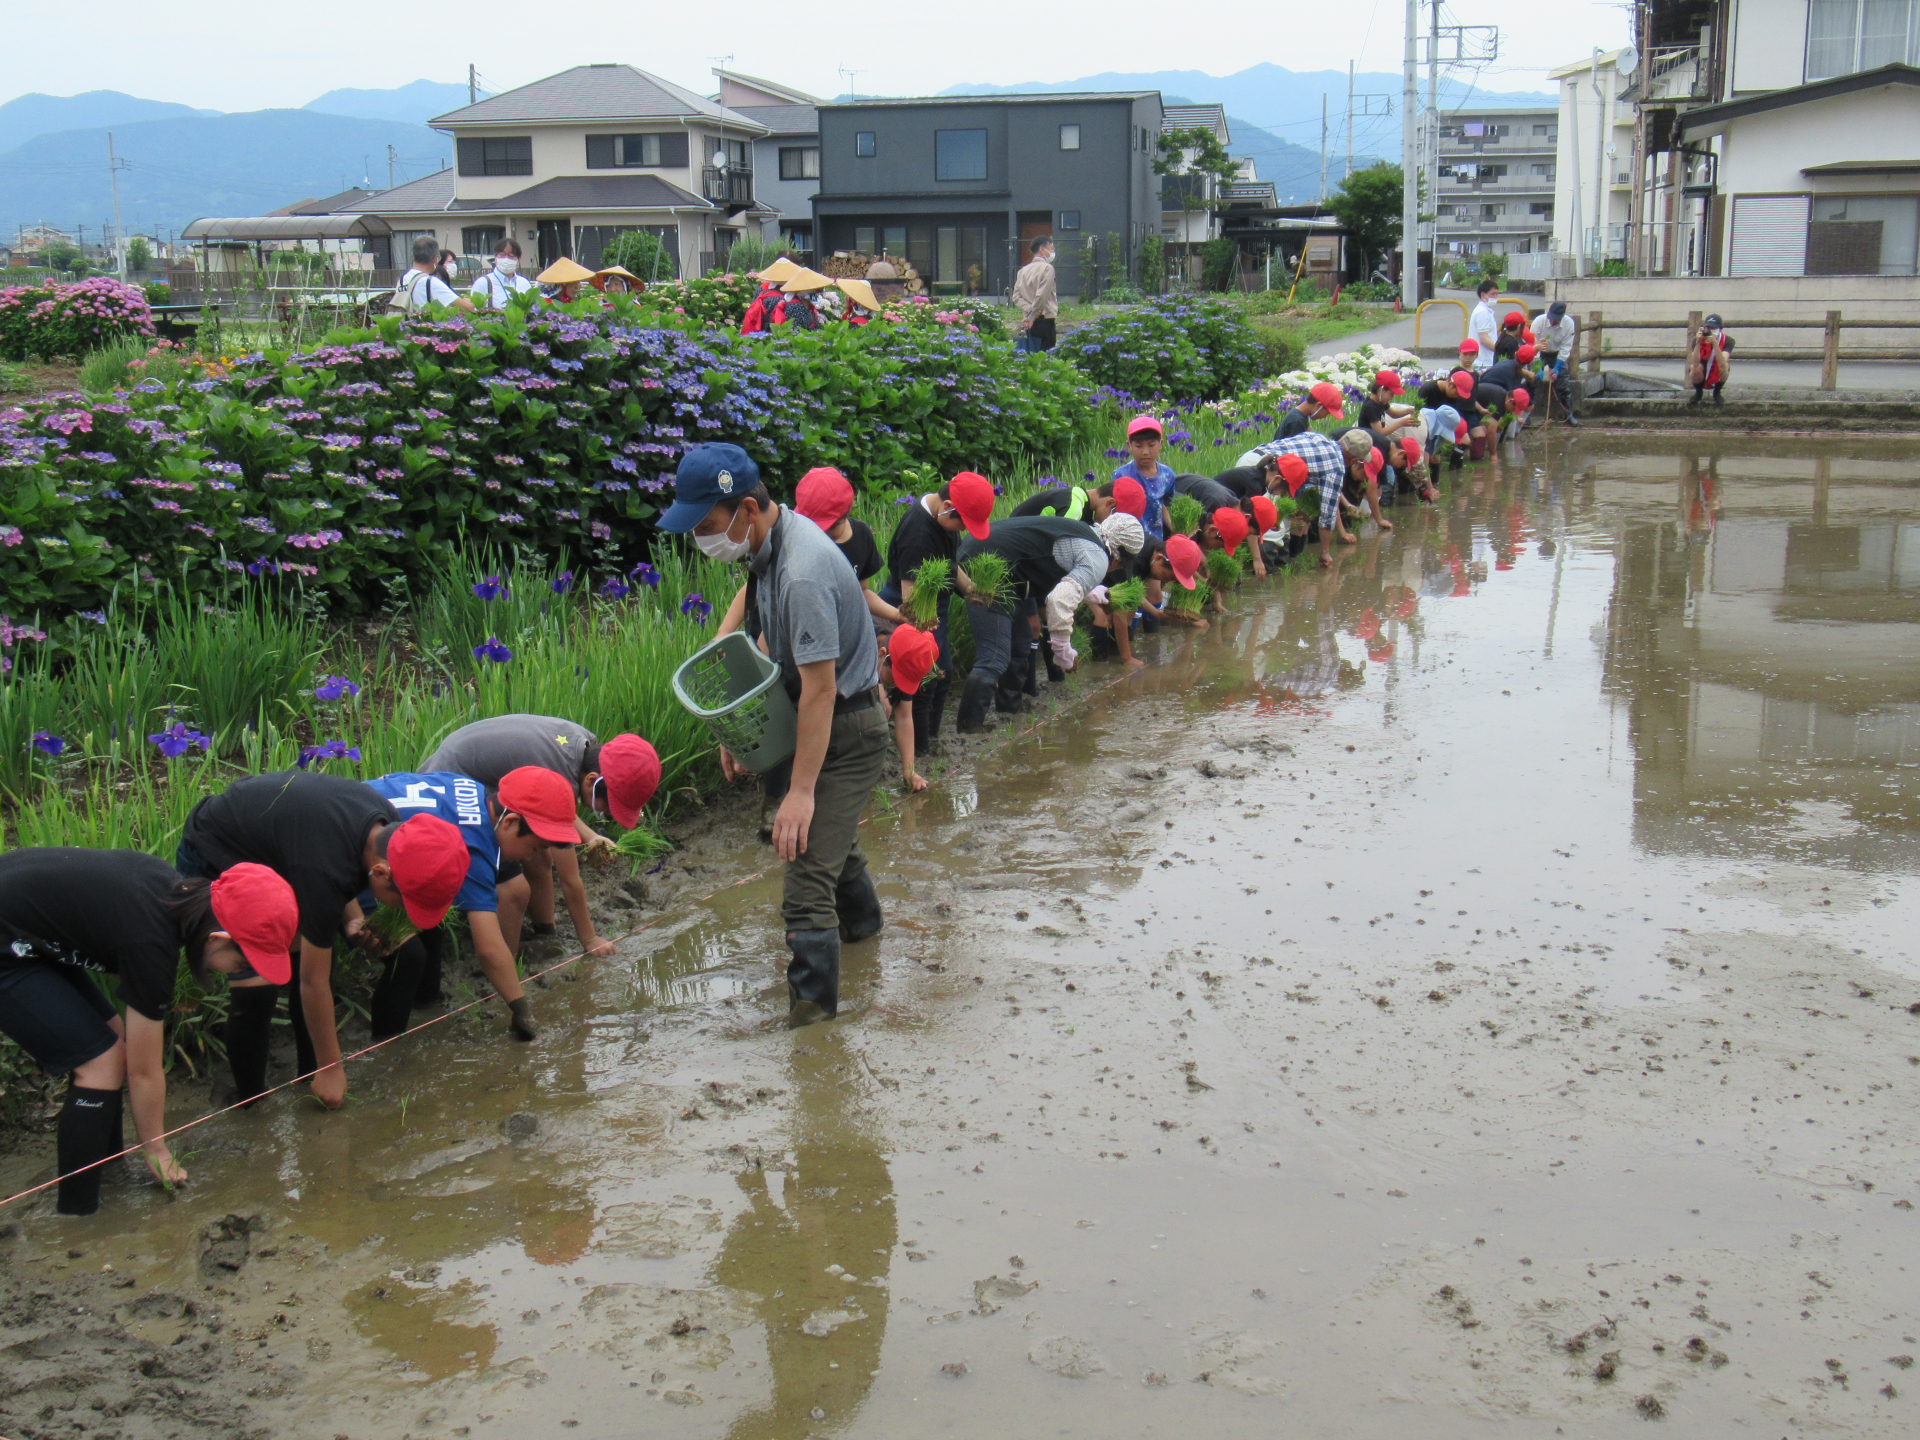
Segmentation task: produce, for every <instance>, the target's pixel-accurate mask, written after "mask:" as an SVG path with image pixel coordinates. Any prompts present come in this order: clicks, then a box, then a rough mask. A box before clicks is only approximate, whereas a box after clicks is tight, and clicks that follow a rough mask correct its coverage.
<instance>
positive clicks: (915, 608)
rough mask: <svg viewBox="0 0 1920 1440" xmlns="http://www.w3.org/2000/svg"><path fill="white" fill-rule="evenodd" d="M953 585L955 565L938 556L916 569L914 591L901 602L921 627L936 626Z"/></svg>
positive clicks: (945, 606)
mask: <svg viewBox="0 0 1920 1440" xmlns="http://www.w3.org/2000/svg"><path fill="white" fill-rule="evenodd" d="M952 585H953V566H952V565H951V564H950V563H949V562H947V561H945V560H942V559H941V558H940V557H939V556H937V555H936V556H931V557H929V558H928V559H925V560H922V561H921V562H920V568H919V569H917V570H915V571H914V572H913V594H912V595H910V596H908V597H907V599H906V601H905V602H904V603H903V605H902V608H903V609H904V610H905V611H906V612H907V619H908V620H910V621H911V622H912V623H913V624H914V625H916V626H918V627H919V628H920V629H922V630H931V629H933V628H934V627H935V626H936V625H938V624H939V623H940V617H941V616H942V615H944V614H945V613H946V609H947V592H948V591H949V590H950V589H951V588H952Z"/></svg>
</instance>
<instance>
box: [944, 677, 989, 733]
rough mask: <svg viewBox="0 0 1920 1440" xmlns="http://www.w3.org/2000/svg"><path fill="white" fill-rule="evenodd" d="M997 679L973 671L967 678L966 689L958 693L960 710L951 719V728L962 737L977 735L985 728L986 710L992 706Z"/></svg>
mask: <svg viewBox="0 0 1920 1440" xmlns="http://www.w3.org/2000/svg"><path fill="white" fill-rule="evenodd" d="M998 683H999V682H998V677H997V676H993V675H985V674H982V673H981V672H980V671H977V670H976V671H974V673H973V674H971V675H969V676H967V688H966V689H965V690H963V691H962V692H961V693H960V709H959V712H958V713H957V714H956V715H955V716H954V717H953V728H954V729H955V730H958V731H959V732H960V733H961V734H962V735H978V734H980V733H982V732H983V731H985V730H986V728H987V710H988V709H989V708H990V707H991V706H992V704H993V692H994V690H995V688H996V687H997V685H998Z"/></svg>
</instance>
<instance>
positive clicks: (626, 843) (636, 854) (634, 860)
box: [613, 818, 673, 875]
mask: <svg viewBox="0 0 1920 1440" xmlns="http://www.w3.org/2000/svg"><path fill="white" fill-rule="evenodd" d="M613 848H614V849H615V850H616V851H618V852H619V853H620V854H621V855H623V856H625V857H626V859H627V860H628V861H629V862H631V864H632V866H633V873H634V874H635V875H638V874H639V873H640V872H641V871H642V870H644V869H646V868H647V867H648V866H649V865H650V864H651V863H652V862H653V861H655V860H658V859H659V858H660V857H661V856H662V855H665V854H667V853H668V852H669V851H671V850H672V849H673V842H672V841H671V840H669V839H667V837H666V836H664V835H662V834H661V833H660V832H659V831H658V830H655V829H654V828H653V827H652V826H651V825H649V824H648V823H647V821H646V820H645V819H644V818H643V819H642V820H641V822H640V823H639V824H638V825H636V826H634V827H633V829H631V830H629V831H627V832H626V833H624V834H623V835H621V837H620V838H619V839H618V840H616V841H614V842H613Z"/></svg>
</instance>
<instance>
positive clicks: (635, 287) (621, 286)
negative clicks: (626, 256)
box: [592, 265, 647, 295]
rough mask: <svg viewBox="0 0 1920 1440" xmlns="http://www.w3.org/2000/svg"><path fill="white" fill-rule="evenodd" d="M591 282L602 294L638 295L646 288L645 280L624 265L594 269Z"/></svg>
mask: <svg viewBox="0 0 1920 1440" xmlns="http://www.w3.org/2000/svg"><path fill="white" fill-rule="evenodd" d="M592 284H593V288H594V289H596V290H598V291H599V292H600V293H601V294H602V295H638V294H639V293H640V292H641V291H642V290H644V289H646V288H647V282H646V281H644V280H642V279H641V278H640V277H639V276H638V275H636V274H634V273H633V272H632V271H631V270H629V269H627V267H626V266H624V265H609V266H607V267H606V268H605V269H604V270H596V271H594V272H593V281H592Z"/></svg>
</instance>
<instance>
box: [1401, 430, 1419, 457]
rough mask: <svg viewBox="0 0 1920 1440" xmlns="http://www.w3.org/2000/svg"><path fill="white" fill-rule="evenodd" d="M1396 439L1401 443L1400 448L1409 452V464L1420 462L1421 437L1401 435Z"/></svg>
mask: <svg viewBox="0 0 1920 1440" xmlns="http://www.w3.org/2000/svg"><path fill="white" fill-rule="evenodd" d="M1396 438H1397V439H1398V440H1399V441H1400V448H1401V449H1402V450H1404V451H1406V452H1407V463H1408V464H1412V463H1413V462H1414V461H1415V460H1418V459H1419V458H1420V437H1419V436H1417V435H1401V436H1398V437H1396Z"/></svg>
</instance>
